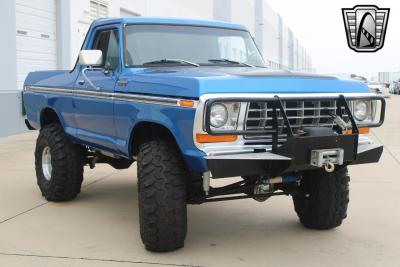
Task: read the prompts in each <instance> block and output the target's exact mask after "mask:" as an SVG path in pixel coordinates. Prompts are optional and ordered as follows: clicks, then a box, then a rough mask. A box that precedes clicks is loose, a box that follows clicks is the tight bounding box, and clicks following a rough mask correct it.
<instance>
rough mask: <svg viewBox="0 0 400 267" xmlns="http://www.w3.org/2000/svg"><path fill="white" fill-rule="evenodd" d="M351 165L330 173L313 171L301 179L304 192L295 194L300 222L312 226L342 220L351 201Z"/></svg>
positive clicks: (327, 225) (332, 225)
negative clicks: (349, 168)
mask: <svg viewBox="0 0 400 267" xmlns="http://www.w3.org/2000/svg"><path fill="white" fill-rule="evenodd" d="M349 181H350V177H349V176H348V173H347V168H341V169H339V170H337V171H335V172H332V173H327V172H325V171H324V170H317V171H309V172H307V173H305V175H304V178H303V179H302V180H301V184H300V191H301V193H298V194H294V195H293V202H294V207H295V210H296V213H297V215H298V216H299V219H300V222H301V223H302V224H303V225H304V226H305V227H307V228H311V229H331V228H335V227H337V226H339V225H341V224H342V221H343V219H345V218H346V216H347V206H348V203H349Z"/></svg>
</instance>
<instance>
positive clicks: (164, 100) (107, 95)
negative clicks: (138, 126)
mask: <svg viewBox="0 0 400 267" xmlns="http://www.w3.org/2000/svg"><path fill="white" fill-rule="evenodd" d="M26 89H27V91H31V92H35V93H49V94H61V95H71V96H82V97H90V98H99V99H110V100H117V101H129V102H139V103H146V104H160V105H169V106H177V107H180V105H179V101H180V100H182V99H178V98H170V97H158V96H147V95H141V94H131V93H112V92H104V91H91V90H78V89H77V90H73V89H63V88H54V87H42V86H26ZM197 105H198V101H194V106H193V107H185V108H196V107H197Z"/></svg>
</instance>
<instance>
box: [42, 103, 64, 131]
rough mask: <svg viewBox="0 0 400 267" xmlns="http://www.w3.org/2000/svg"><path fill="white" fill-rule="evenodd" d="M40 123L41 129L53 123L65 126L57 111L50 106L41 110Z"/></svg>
mask: <svg viewBox="0 0 400 267" xmlns="http://www.w3.org/2000/svg"><path fill="white" fill-rule="evenodd" d="M39 123H40V127H41V128H43V127H44V126H46V125H48V124H51V123H58V124H60V125H61V126H63V123H62V119H61V116H60V115H59V114H58V113H57V112H56V111H55V109H54V108H52V107H48V106H47V107H44V108H43V109H42V110H41V112H40V117H39Z"/></svg>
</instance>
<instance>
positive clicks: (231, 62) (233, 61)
mask: <svg viewBox="0 0 400 267" xmlns="http://www.w3.org/2000/svg"><path fill="white" fill-rule="evenodd" d="M208 61H209V62H212V63H220V62H223V63H229V64H235V65H243V66H246V67H251V68H254V67H255V66H253V65H251V64H248V63H244V62H240V61H235V60H230V59H227V58H219V59H209V60H208Z"/></svg>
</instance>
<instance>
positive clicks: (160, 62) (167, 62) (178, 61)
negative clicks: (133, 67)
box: [143, 58, 200, 67]
mask: <svg viewBox="0 0 400 267" xmlns="http://www.w3.org/2000/svg"><path fill="white" fill-rule="evenodd" d="M173 63H178V64H182V65H191V66H195V67H199V66H200V65H199V64H197V63H194V62H190V61H187V60H183V59H168V58H164V59H159V60H154V61H149V62H145V63H143V66H145V65H157V64H173Z"/></svg>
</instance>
